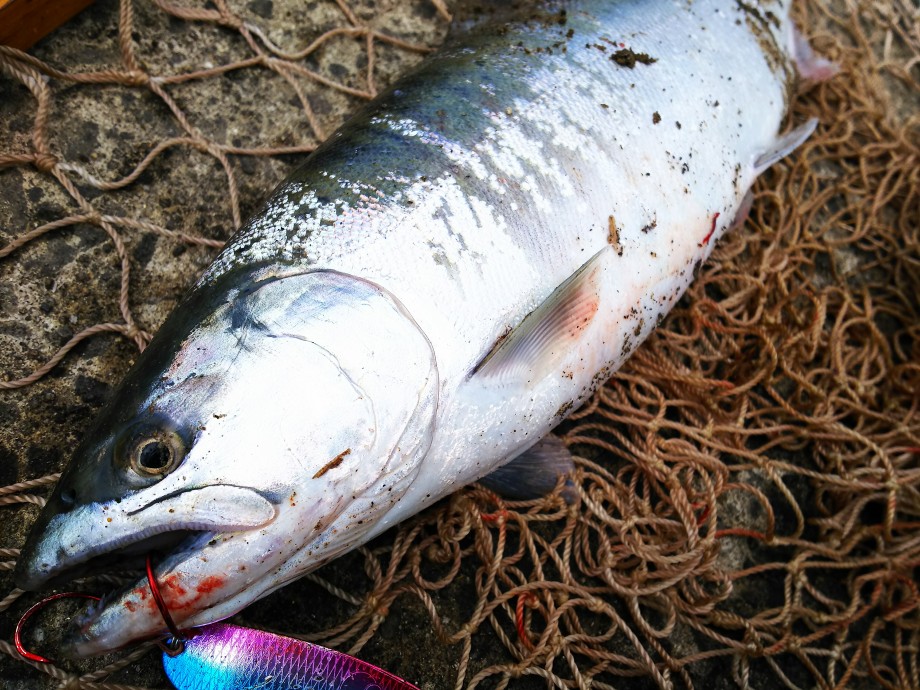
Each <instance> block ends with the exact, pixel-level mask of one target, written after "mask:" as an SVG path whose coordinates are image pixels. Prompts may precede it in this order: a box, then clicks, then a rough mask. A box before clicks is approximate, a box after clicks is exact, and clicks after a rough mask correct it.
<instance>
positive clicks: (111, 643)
mask: <svg viewBox="0 0 920 690" xmlns="http://www.w3.org/2000/svg"><path fill="white" fill-rule="evenodd" d="M262 534H264V531H263V532H262ZM258 535H259V532H256V533H246V532H237V533H228V534H215V533H201V534H196V535H193V536H192V537H189V538H188V539H187V540H186V541H185V542H183V543H182V544H181V545H180V547H179V548H178V549H177V550H176V551H174V552H173V553H171V554H170V555H169V556H167V557H166V558H165V559H164V560H162V561H161V562H160V563H158V564H157V565H156V566H154V568H153V571H152V572H153V578H154V580H155V582H156V585H155V586H156V588H157V591H158V592H159V594H160V596H161V597H162V600H163V603H164V605H165V608H166V611H167V612H168V615H169V617H170V620H171V622H173V623H175V625H177V626H179V628H181V629H187V628H190V627H192V626H193V625H194V624H195V623H194V621H193V620H192V619H193V618H194V617H195V616H196V615H198V616H200V615H201V614H202V612H207V615H208V621H209V622H210V621H216V620H220V619H222V618H226V617H227V616H230V615H233V614H234V613H236V612H237V611H239V610H240V609H242V608H243V607H245V606H246V605H247V604H248V603H250V602H251V601H252V599H253V598H255V595H252V596H250V595H249V591H250V590H251V588H252V585H253V582H254V581H257V580H258V579H259V578H260V577H264V576H265V574H266V572H267V571H269V570H271V568H273V567H276V566H277V562H278V561H279V560H282V559H284V558H285V557H286V556H288V555H289V551H288V552H285V550H284V549H283V545H281V544H276V545H275V546H276V547H278V548H276V549H272V548H271V545H266V548H267V551H266V553H265V555H264V556H265V557H264V558H263V559H262V561H261V562H258V563H252V560H251V555H252V554H251V553H246V551H249V550H251V545H252V542H253V540H254V539H258ZM250 563H252V565H250ZM168 634H169V629H168V624H167V622H166V620H165V619H164V617H163V614H162V613H161V612H160V610H159V608H158V606H157V603H156V600H155V598H154V595H153V592H152V591H151V587H150V583H149V582H148V580H147V578H146V577H141V578H139V579H137V580H136V581H135V582H133V583H131V584H130V585H128V586H125V587H123V588H121V589H118V590H116V591H114V592H111V593H110V594H108V595H106V596H105V597H103V598H102V599H101V600H100V601H98V602H94V603H93V604H91V605H89V606H88V607H87V608H86V609H85V610H84V611H83V612H82V613H81V614H79V615H78V616H76V617H75V618H74V619H73V621H72V623H71V627H70V630H69V632H68V634H67V636H66V637H65V639H64V642H63V653H64V654H65V655H67V656H69V657H71V658H82V657H88V656H94V655H97V654H103V653H105V652H110V651H112V650H115V649H119V648H121V647H124V646H125V645H126V644H129V643H131V642H135V641H138V640H144V639H149V638H154V637H160V636H165V635H168Z"/></svg>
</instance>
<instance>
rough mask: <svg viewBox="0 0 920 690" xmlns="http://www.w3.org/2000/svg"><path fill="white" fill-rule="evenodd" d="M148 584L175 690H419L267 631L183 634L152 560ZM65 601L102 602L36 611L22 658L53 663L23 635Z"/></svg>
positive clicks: (218, 626)
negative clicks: (43, 614) (39, 613)
mask: <svg viewBox="0 0 920 690" xmlns="http://www.w3.org/2000/svg"><path fill="white" fill-rule="evenodd" d="M147 584H148V585H149V587H150V592H151V594H152V595H153V599H154V602H155V603H156V606H157V608H158V609H159V611H160V614H161V615H162V616H163V621H164V623H165V624H166V627H167V628H168V629H169V630H170V635H169V636H168V637H167V638H165V639H163V640H161V642H160V646H161V647H162V649H163V668H164V670H165V671H166V675H167V677H168V678H169V680H170V681H171V682H172V684H173V685H174V686H175V687H176V688H177V690H419V689H418V688H417V687H416V686H414V685H412V684H411V683H408V682H406V681H404V680H402V679H401V678H397V677H396V676H394V675H393V674H391V673H388V672H387V671H384V670H383V669H381V668H377V667H376V666H374V665H373V664H369V663H367V662H365V661H361V660H360V659H357V658H355V657H353V656H351V655H349V654H345V653H343V652H337V651H335V650H334V649H327V648H326V647H321V646H319V645H315V644H311V643H310V642H305V641H303V640H297V639H294V638H291V637H284V636H283V635H276V634H274V633H270V632H265V631H264V630H253V629H252V628H243V627H240V626H237V625H228V624H225V623H214V624H212V625H207V626H204V627H201V628H192V629H187V630H180V629H179V628H178V626H176V624H175V622H174V621H173V619H172V615H171V614H170V612H169V609H168V608H167V607H166V604H165V603H164V601H163V597H162V595H161V593H160V588H159V585H158V583H157V581H156V578H155V577H154V574H153V567H152V565H151V560H150V556H149V555H148V556H147ZM65 598H84V599H92V600H94V601H97V602H98V601H99V600H100V599H99V597H97V596H93V595H91V594H83V593H80V592H62V593H59V594H52V595H51V596H48V597H45V598H44V599H42V600H41V601H39V602H38V603H37V604H34V605H32V606H31V607H30V608H29V609H28V610H27V611H26V612H25V613H24V614H23V615H22V617H21V618H20V619H19V622H18V623H17V624H16V630H15V633H14V636H13V640H14V642H15V646H16V650H17V651H18V652H19V654H21V655H22V656H23V657H24V658H26V659H29V660H31V661H37V662H41V663H46V664H47V663H52V661H51V659H48V658H47V657H44V656H41V655H40V654H35V653H33V652H30V651H28V650H27V649H26V648H25V645H24V644H23V643H22V630H23V628H24V626H25V623H26V621H28V620H29V618H31V617H32V615H34V614H35V613H36V612H37V611H39V610H40V609H42V608H44V607H45V606H47V605H48V604H50V603H51V602H53V601H56V600H58V599H65Z"/></svg>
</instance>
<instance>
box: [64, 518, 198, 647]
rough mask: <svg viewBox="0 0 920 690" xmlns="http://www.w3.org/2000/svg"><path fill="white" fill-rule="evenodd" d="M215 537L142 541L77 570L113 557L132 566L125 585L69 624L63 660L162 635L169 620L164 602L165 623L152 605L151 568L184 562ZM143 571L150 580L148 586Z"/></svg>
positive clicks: (178, 535)
mask: <svg viewBox="0 0 920 690" xmlns="http://www.w3.org/2000/svg"><path fill="white" fill-rule="evenodd" d="M215 536H216V533H213V532H201V531H191V530H176V531H175V532H169V533H166V534H161V535H156V536H154V537H150V538H147V539H143V540H141V541H138V542H136V543H134V544H131V545H130V546H128V547H126V548H124V549H120V550H118V551H117V552H113V553H107V554H102V555H100V556H97V557H94V558H93V559H92V560H91V561H90V562H88V563H87V564H83V565H81V566H78V567H79V568H83V567H86V566H87V565H89V566H95V565H96V564H102V565H104V564H105V563H108V562H111V560H112V559H113V558H116V559H120V558H124V557H130V558H131V559H132V566H134V567H132V568H131V570H130V571H127V572H125V574H126V575H127V576H128V581H127V582H125V583H123V584H121V585H118V586H116V587H114V588H112V589H110V590H109V591H107V592H105V593H104V594H103V595H102V596H101V597H100V598H99V600H98V601H93V602H90V603H89V604H87V605H86V606H85V607H84V608H83V610H82V611H81V612H80V613H78V614H76V615H75V616H74V617H73V618H72V619H71V622H70V625H69V629H68V630H67V632H66V633H65V635H64V637H63V640H62V643H61V650H62V654H63V655H64V656H65V657H67V658H71V659H80V658H85V657H88V656H93V655H96V654H101V653H105V652H109V651H113V650H115V649H119V648H121V647H124V646H128V645H130V644H133V643H136V642H138V641H140V640H143V639H149V638H154V637H157V636H163V635H165V634H166V633H167V632H168V628H169V626H170V624H172V615H171V613H170V605H169V603H168V602H167V604H166V616H169V620H167V617H166V616H164V614H163V613H161V611H160V609H159V607H158V606H157V605H156V604H155V598H156V596H157V595H159V596H162V593H161V592H160V584H161V578H162V577H163V574H162V573H159V572H157V571H158V570H160V568H159V567H157V568H153V566H152V563H160V564H163V563H166V562H170V561H171V562H174V563H175V562H179V563H182V562H184V561H187V560H188V559H190V558H192V556H193V555H194V554H195V553H196V552H197V551H198V550H200V547H201V545H202V544H205V543H207V542H209V541H211V540H212V539H213V538H214V537H215ZM148 567H149V568H150V573H151V574H152V575H153V580H154V582H153V583H152V584H151V582H150V579H149V576H148V573H147V568H148ZM122 570H123V571H124V569H122ZM154 588H155V590H156V593H154V591H153V590H154ZM132 602H137V603H132ZM125 615H126V616H127V618H126V619H125ZM113 620H114V625H113V624H112V622H113Z"/></svg>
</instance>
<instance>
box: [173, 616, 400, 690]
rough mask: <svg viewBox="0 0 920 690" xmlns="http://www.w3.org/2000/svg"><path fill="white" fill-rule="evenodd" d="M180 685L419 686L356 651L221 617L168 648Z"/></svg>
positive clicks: (380, 689) (191, 689) (190, 688)
mask: <svg viewBox="0 0 920 690" xmlns="http://www.w3.org/2000/svg"><path fill="white" fill-rule="evenodd" d="M163 667H164V668H165V669H166V675H167V676H168V677H169V680H170V681H172V684H173V685H175V686H176V688H177V689H178V690H244V689H246V690H255V689H256V688H258V690H294V689H295V688H298V689H301V690H418V688H417V687H416V686H414V685H412V684H411V683H407V682H406V681H404V680H401V679H400V678H397V677H396V676H394V675H392V674H391V673H387V672H386V671H384V670H383V669H380V668H377V667H376V666H374V665H373V664H368V663H366V662H364V661H361V660H360V659H356V658H355V657H353V656H349V655H348V654H344V653H342V652H337V651H335V650H332V649H326V648H325V647H320V646H318V645H315V644H311V643H309V642H304V641H303V640H297V639H293V638H290V637H284V636H282V635H275V634H273V633H269V632H264V631H262V630H253V629H251V628H242V627H239V626H235V625H226V624H223V623H216V624H213V625H208V626H205V627H203V628H198V629H196V630H195V635H194V636H193V637H190V638H188V639H187V640H185V647H184V649H183V651H182V652H181V653H179V654H176V655H171V654H170V653H168V652H164V654H163Z"/></svg>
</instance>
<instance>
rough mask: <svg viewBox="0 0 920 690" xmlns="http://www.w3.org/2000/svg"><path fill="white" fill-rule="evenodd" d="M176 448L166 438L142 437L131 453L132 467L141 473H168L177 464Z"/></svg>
mask: <svg viewBox="0 0 920 690" xmlns="http://www.w3.org/2000/svg"><path fill="white" fill-rule="evenodd" d="M176 450H177V449H176V448H175V447H174V445H173V444H171V443H169V442H168V441H167V440H166V439H162V438H157V437H153V438H144V439H141V440H140V441H139V442H138V444H137V445H136V446H135V447H134V450H133V452H132V454H131V467H133V468H134V469H135V470H136V471H137V472H139V473H140V474H147V475H154V476H155V475H159V474H166V473H167V472H169V470H171V469H172V468H173V466H174V465H175V462H176V456H177V455H178V454H177V452H176Z"/></svg>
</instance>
